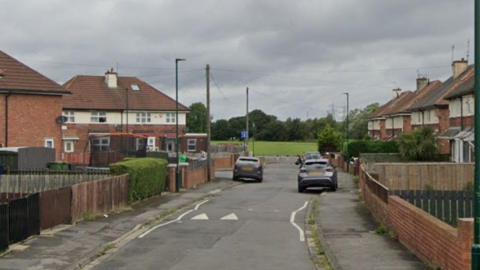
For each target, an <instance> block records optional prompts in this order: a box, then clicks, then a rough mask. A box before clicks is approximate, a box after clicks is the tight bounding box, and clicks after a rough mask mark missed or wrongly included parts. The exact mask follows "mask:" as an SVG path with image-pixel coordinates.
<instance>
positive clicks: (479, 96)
mask: <svg viewBox="0 0 480 270" xmlns="http://www.w3.org/2000/svg"><path fill="white" fill-rule="evenodd" d="M475 97H476V98H475V179H474V180H473V182H474V189H475V190H474V192H473V210H474V212H473V219H474V222H473V246H472V269H479V268H480V163H479V162H480V0H475Z"/></svg>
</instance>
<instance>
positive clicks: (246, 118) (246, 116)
mask: <svg viewBox="0 0 480 270" xmlns="http://www.w3.org/2000/svg"><path fill="white" fill-rule="evenodd" d="M245 125H246V127H245V131H246V134H245V135H246V136H245V152H246V153H247V151H248V139H249V134H248V87H247V114H246V115H245ZM247 154H248V153H247Z"/></svg>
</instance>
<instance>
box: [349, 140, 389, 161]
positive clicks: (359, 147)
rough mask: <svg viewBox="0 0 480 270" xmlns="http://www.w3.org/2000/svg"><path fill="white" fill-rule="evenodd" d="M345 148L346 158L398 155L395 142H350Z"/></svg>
mask: <svg viewBox="0 0 480 270" xmlns="http://www.w3.org/2000/svg"><path fill="white" fill-rule="evenodd" d="M347 147H348V156H347V155H345V153H344V156H347V158H351V157H358V156H359V155H360V153H398V143H397V142H396V141H389V142H383V141H370V140H361V141H360V140H359V141H350V142H348V144H347Z"/></svg>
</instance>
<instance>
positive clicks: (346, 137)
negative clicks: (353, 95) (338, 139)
mask: <svg viewBox="0 0 480 270" xmlns="http://www.w3.org/2000/svg"><path fill="white" fill-rule="evenodd" d="M343 94H344V95H345V96H346V97H347V110H346V111H347V115H346V117H345V154H346V155H347V172H348V171H349V167H350V160H349V158H348V156H349V155H348V111H349V108H348V106H349V105H350V104H349V103H350V94H349V93H348V92H345V93H343Z"/></svg>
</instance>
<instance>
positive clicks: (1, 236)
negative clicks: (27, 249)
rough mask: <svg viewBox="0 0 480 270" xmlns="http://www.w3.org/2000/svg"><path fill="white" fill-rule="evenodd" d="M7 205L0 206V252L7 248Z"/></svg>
mask: <svg viewBox="0 0 480 270" xmlns="http://www.w3.org/2000/svg"><path fill="white" fill-rule="evenodd" d="M8 231H9V230H8V204H6V203H4V204H0V251H2V250H5V249H7V248H8V244H9V240H8V236H9V235H8Z"/></svg>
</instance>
